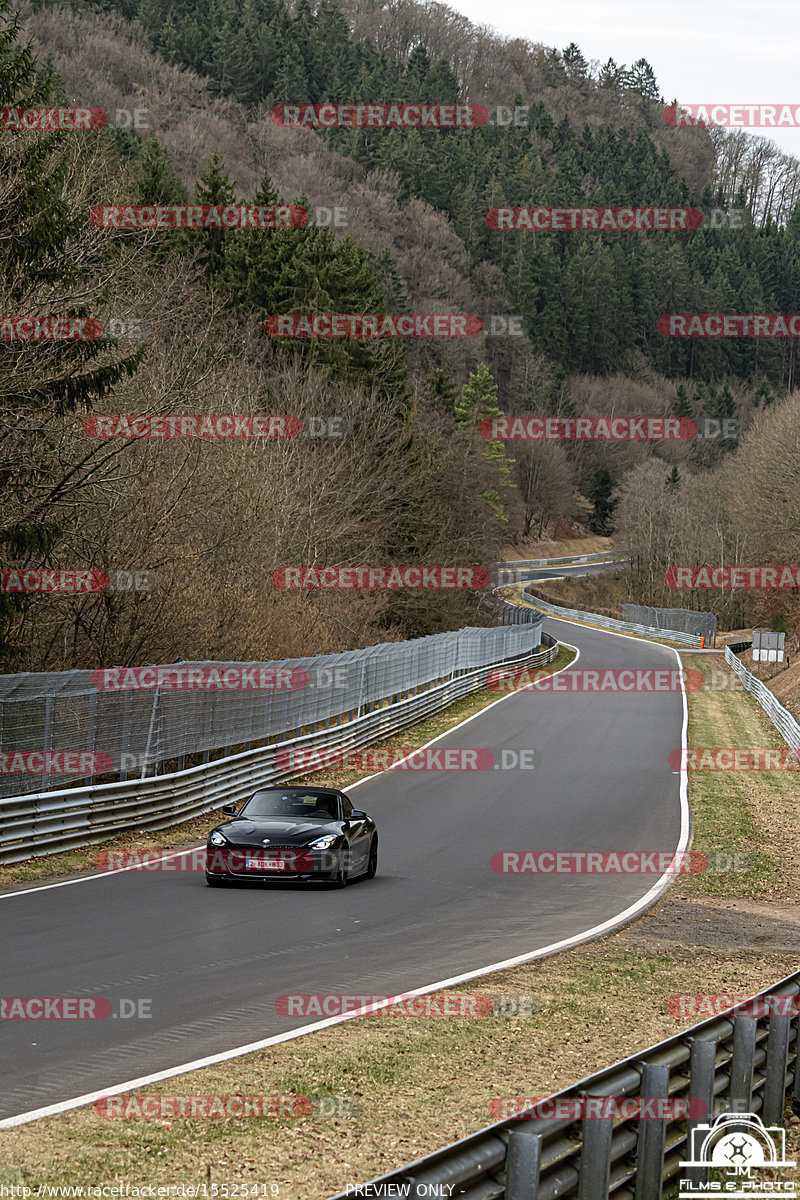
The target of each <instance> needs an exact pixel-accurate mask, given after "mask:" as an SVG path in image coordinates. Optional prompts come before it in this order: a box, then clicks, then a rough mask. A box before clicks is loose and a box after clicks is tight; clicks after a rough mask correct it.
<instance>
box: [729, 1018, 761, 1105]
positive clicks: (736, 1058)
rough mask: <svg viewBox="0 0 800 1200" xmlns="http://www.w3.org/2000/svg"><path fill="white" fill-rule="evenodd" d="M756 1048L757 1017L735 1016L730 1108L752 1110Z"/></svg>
mask: <svg viewBox="0 0 800 1200" xmlns="http://www.w3.org/2000/svg"><path fill="white" fill-rule="evenodd" d="M755 1048H756V1018H755V1017H734V1018H733V1056H732V1058H731V1084H730V1110H731V1112H750V1105H751V1103H752V1099H753V1054H754V1053H755Z"/></svg>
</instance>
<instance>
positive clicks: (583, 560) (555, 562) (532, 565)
mask: <svg viewBox="0 0 800 1200" xmlns="http://www.w3.org/2000/svg"><path fill="white" fill-rule="evenodd" d="M629 562H630V559H629V557H628V556H627V554H626V553H625V551H624V550H617V551H614V550H606V551H604V552H602V553H600V554H579V555H572V556H570V557H569V558H517V559H511V560H510V561H508V562H502V563H495V564H494V566H493V567H492V583H493V584H494V585H495V586H496V587H507V586H508V585H509V584H514V583H522V582H523V580H525V579H526V578H527V577H528V576H529V574H530V572H531V571H535V570H540V569H541V568H542V567H553V566H564V567H577V566H581V565H582V564H589V565H591V564H595V565H600V564H601V563H603V564H606V565H607V566H608V567H609V568H611V567H617V566H623V565H625V564H627V563H629Z"/></svg>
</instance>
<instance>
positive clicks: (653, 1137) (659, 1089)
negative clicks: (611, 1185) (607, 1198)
mask: <svg viewBox="0 0 800 1200" xmlns="http://www.w3.org/2000/svg"><path fill="white" fill-rule="evenodd" d="M639 1095H640V1096H641V1098H642V1099H647V1098H649V1097H654V1098H658V1099H662V1098H666V1097H667V1096H668V1095H669V1067H666V1066H655V1065H654V1064H653V1063H644V1064H643V1066H642V1082H641V1085H640V1088H639ZM665 1135H666V1126H665V1123H664V1121H658V1120H654V1119H644V1120H640V1121H639V1144H638V1146H637V1154H636V1157H637V1165H636V1194H635V1200H661V1184H662V1175H663V1172H664V1141H665Z"/></svg>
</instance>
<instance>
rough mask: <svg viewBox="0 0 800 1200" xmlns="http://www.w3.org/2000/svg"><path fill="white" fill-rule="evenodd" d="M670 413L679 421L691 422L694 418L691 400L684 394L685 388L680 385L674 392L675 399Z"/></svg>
mask: <svg viewBox="0 0 800 1200" xmlns="http://www.w3.org/2000/svg"><path fill="white" fill-rule="evenodd" d="M672 411H673V413H674V414H675V416H676V417H680V418H681V420H691V418H692V417H693V416H694V410H693V408H692V403H691V400H690V399H689V397H688V395H687V394H686V388H685V387H684V386H683V384H682V383H679V384H678V387H677V390H676V392H675V399H674V400H673V401H672Z"/></svg>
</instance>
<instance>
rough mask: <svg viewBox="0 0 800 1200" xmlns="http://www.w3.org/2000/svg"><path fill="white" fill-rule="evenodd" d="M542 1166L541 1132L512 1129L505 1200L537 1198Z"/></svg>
mask: <svg viewBox="0 0 800 1200" xmlns="http://www.w3.org/2000/svg"><path fill="white" fill-rule="evenodd" d="M541 1166H542V1138H541V1134H538V1133H526V1132H525V1131H524V1130H522V1129H512V1130H511V1131H510V1132H509V1135H508V1151H507V1153H506V1186H505V1200H536V1196H537V1194H538V1191H539V1172H540V1170H541Z"/></svg>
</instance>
